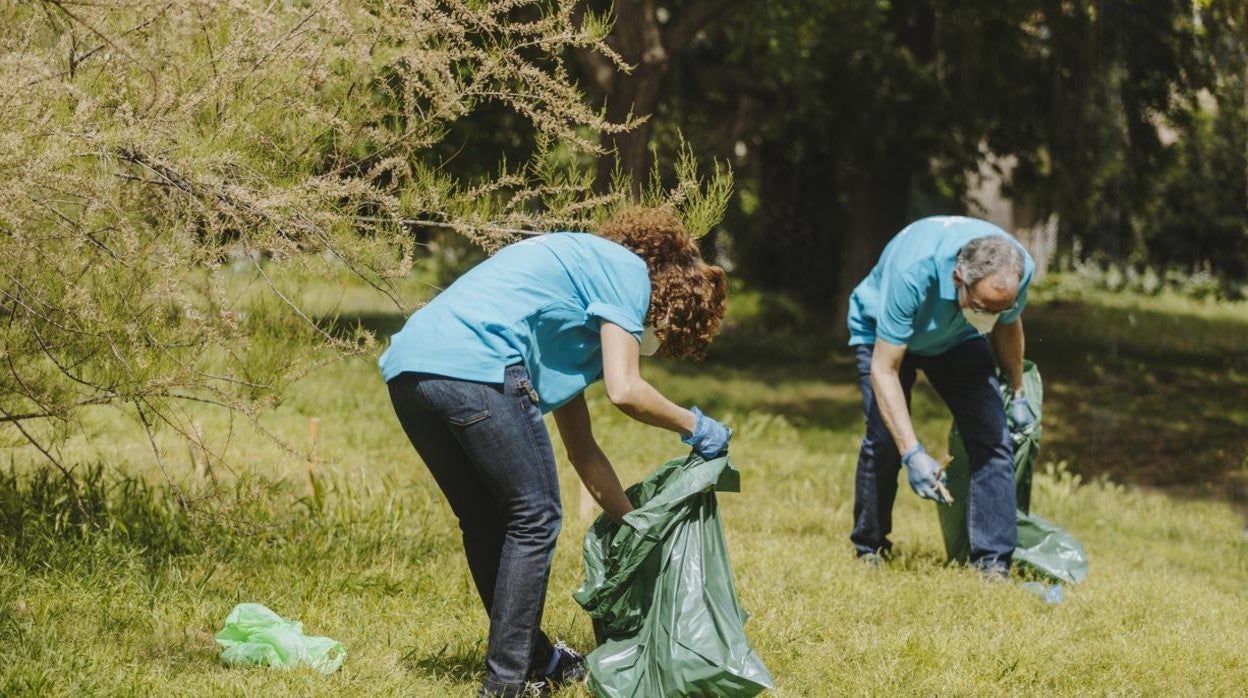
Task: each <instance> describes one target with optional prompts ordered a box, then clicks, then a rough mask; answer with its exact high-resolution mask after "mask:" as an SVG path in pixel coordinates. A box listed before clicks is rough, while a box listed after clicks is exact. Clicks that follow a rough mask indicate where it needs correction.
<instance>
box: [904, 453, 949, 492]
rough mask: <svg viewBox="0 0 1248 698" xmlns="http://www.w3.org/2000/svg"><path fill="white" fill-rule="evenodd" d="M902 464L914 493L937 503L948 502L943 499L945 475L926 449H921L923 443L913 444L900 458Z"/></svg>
mask: <svg viewBox="0 0 1248 698" xmlns="http://www.w3.org/2000/svg"><path fill="white" fill-rule="evenodd" d="M901 463H902V465H904V466H906V474H907V476H908V477H909V480H910V489H912V490H914V493H915V494H917V495H919V496H920V497H922V498H924V499H930V500H932V501H933V502H936V503H937V504H950V503H951V502H950V501H949V500H947V499H945V495H944V492H946V491H947V490H946V489H945V476H944V474H943V473H941V471H940V470H941V469H940V464H939V463H937V462H936V459H935V458H932V457H931V456H929V455H927V451H925V450H923V444H915V445H914V448H911V449H910V451H909V452H907V453H906V455H905V456H903V457H902V459H901Z"/></svg>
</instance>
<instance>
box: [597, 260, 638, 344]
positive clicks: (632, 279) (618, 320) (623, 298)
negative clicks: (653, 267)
mask: <svg viewBox="0 0 1248 698" xmlns="http://www.w3.org/2000/svg"><path fill="white" fill-rule="evenodd" d="M635 262H636V263H633V260H630V261H629V262H626V263H614V264H606V265H603V269H604V270H605V272H606V273H605V274H604V275H603V278H602V279H599V280H598V283H595V284H594V285H593V287H592V288H591V289H590V291H591V293H590V298H589V304H588V305H587V306H586V307H585V314H586V316H587V317H588V318H594V319H596V320H597V321H598V322H601V321H604V320H605V321H607V322H609V323H611V324H613V325H619V326H620V327H623V328H624V329H625V330H627V331H629V332H631V333H632V334H633V336H634V337H637V339H638V341H640V339H641V329H642V323H643V322H645V319H646V311H647V310H649V309H650V272H649V271H648V270H647V268H646V263H645V262H643V261H641V259H640V258H638V259H636V260H635Z"/></svg>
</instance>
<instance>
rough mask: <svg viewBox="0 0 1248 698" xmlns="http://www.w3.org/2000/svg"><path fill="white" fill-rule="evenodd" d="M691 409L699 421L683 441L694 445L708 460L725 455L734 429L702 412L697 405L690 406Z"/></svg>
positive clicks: (694, 450)
mask: <svg viewBox="0 0 1248 698" xmlns="http://www.w3.org/2000/svg"><path fill="white" fill-rule="evenodd" d="M689 411H690V412H692V413H693V415H694V416H695V417H697V419H698V421H697V423H696V424H695V425H694V427H693V433H692V434H690V435H689V436H688V437H685V438H682V439H681V441H682V442H683V443H686V444H689V445H690V446H692V447H693V452H694V453H696V454H698V455H699V456H701V457H703V458H705V459H707V460H710V459H712V458H718V457H719V456H721V455H723V454H724V452H726V451H727V450H728V439H730V438H731V437H732V430H731V429H729V428H728V427H726V426H724V425H723V424H720V423H719V422H717V421H715V420H713V419H711V418H710V417H708V416H706V415H704V414H702V410H700V409H698V408H697V407H690V408H689Z"/></svg>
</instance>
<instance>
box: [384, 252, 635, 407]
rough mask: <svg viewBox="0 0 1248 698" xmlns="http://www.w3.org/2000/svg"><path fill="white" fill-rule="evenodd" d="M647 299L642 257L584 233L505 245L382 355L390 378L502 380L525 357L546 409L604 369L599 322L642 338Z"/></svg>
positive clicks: (417, 317)
mask: <svg viewBox="0 0 1248 698" xmlns="http://www.w3.org/2000/svg"><path fill="white" fill-rule="evenodd" d="M649 307H650V274H649V271H648V270H647V268H646V263H645V261H643V260H642V259H641V258H640V257H638V256H637V255H635V254H633V253H632V252H631V251H629V250H628V249H626V248H625V247H623V246H621V245H618V244H616V243H614V242H611V241H610V240H607V239H605V238H601V237H598V236H597V235H593V234H590V233H551V234H549V235H543V236H540V237H535V238H531V239H528V240H523V241H521V242H517V243H515V244H512V245H508V246H507V247H504V248H503V249H501V250H499V251H498V252H497V253H495V254H494V256H492V257H490V258H489V259H487V260H485V261H484V262H482V263H481V264H478V265H477V266H476V267H473V268H472V269H471V270H469V271H468V273H466V274H464V275H463V276H461V277H460V278H459V279H458V280H456V281H455V283H453V284H451V285H450V287H448V288H447V289H446V290H445V291H443V292H442V293H440V294H438V295H437V296H436V297H435V298H434V299H433V300H431V301H429V303H428V304H427V305H425V306H424V307H423V308H421V309H420V310H418V311H416V312H415V313H413V314H412V316H411V317H410V318H408V320H407V323H406V324H404V326H403V329H402V330H400V331H399V332H398V333H397V334H395V335H394V336H393V337H391V338H390V347H389V348H388V349H387V350H386V352H385V353H384V354H382V355H381V359H380V361H379V362H378V363H379V365H380V367H381V376H382V378H384V379H385V380H387V381H389V380H390V379H391V378H394V377H395V376H397V375H399V374H400V373H403V372H406V371H411V372H418V373H433V374H437V375H440V376H446V377H449V378H460V379H463V380H472V381H481V382H486V383H501V382H502V381H503V371H504V369H505V368H506V367H507V366H510V365H512V364H515V363H521V362H523V363H524V365H525V367H526V368H527V369H528V372H529V377H530V380H531V381H532V383H533V388H534V389H535V390H536V391H537V395H538V398H539V407H540V408H541V410H542V412H549V411H550V410H553V409H555V408H557V407H559V406H560V405H562V404H564V403H565V402H567V401H568V400H571V399H572V398H573V397H576V396H577V395H578V394H580V393H581V392H582V391H583V390H585V388H586V387H587V386H588V385H589V384H590V383H593V382H594V381H596V380H598V379H600V378H601V377H602V340H601V337H600V335H599V324H600V323H601V322H602V321H604V320H605V321H607V322H610V323H612V324H615V325H619V326H620V327H622V328H624V329H625V330H627V331H629V332H631V333H633V336H635V337H636V338H637V339H638V340H639V341H640V339H641V328H642V322H643V321H644V320H645V317H646V311H647V309H649Z"/></svg>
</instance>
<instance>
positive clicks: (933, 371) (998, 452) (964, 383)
mask: <svg viewBox="0 0 1248 698" xmlns="http://www.w3.org/2000/svg"><path fill="white" fill-rule="evenodd" d="M855 349H856V351H857V360H858V382H859V384H860V385H861V387H862V406H863V412H864V414H865V415H866V424H867V433H866V436H865V437H864V438H863V440H862V449H861V450H860V451H859V453H858V472H857V476H856V477H855V481H854V530H853V533H852V534H850V540H851V541H853V543H854V549H855V550H856V551H857V553H858V555H867V554H870V553H878V554H887V553H888V551H889V549H890V548H892V545H893V544H892V543H891V542H889V540H888V534H889V533H891V532H892V530H893V500H894V499H896V497H897V478H898V473H899V471H900V470H901V455H900V454H899V453H898V452H897V442H896V441H894V440H893V435H892V434H891V433H889V431H888V428H887V427H886V426H885V425H884V420H883V419H882V418H881V417H880V411H879V408H878V407H877V406H876V402H875V391H874V390H873V389H872V387H871V353H872V352H873V351H874V349H875V347H874V345H869V344H866V345H859V346H857V347H856V348H855ZM918 370H922V371H923V373H924V374H925V375H926V376H927V379H928V381H929V382H930V383H931V384H932V387H934V388H935V389H936V392H937V393H938V394H939V395H940V397H941V399H942V400H944V401H945V404H946V405H948V406H949V410H950V411H951V412H952V413H953V419H954V422H956V423H957V425H958V431H959V432H961V433H962V438H963V440H964V441H965V443H966V450H967V453H968V455H970V458H971V490H970V496H969V497H968V499H967V526H968V528H969V532H970V537H971V564H973V565H975V566H976V567H979V568H981V569H988V568H998V569H1004V570H1008V569H1009V566H1010V559H1011V557H1012V556H1013V554H1014V547H1015V545H1017V543H1018V528H1017V524H1016V522H1015V520H1014V509H1015V496H1016V495H1015V490H1014V443H1013V442H1012V441H1011V440H1010V433H1009V427H1008V425H1007V424H1006V421H1005V410H1004V409H1003V408H1002V406H1001V394H1000V387H999V386H1000V384H999V382H998V381H997V376H996V367H995V365H994V363H993V359H992V353H991V352H990V351H989V349H988V340H987V339H985V338H984V337H977V338H975V339H970V340H967V341H965V342H962V343H961V344H959V345H957V346H955V347H954V348H952V349H950V350H949V351H947V352H945V353H943V354H940V355H938V356H917V355H914V354H910V353H907V354H906V356H905V358H904V359H903V360H902V362H901V371H900V377H901V388H902V390H903V391H904V392H905V395H906V406H907V407H909V405H910V389H911V388H912V387H913V386H914V379H915V376H916V371H918ZM933 523H934V522H933Z"/></svg>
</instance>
